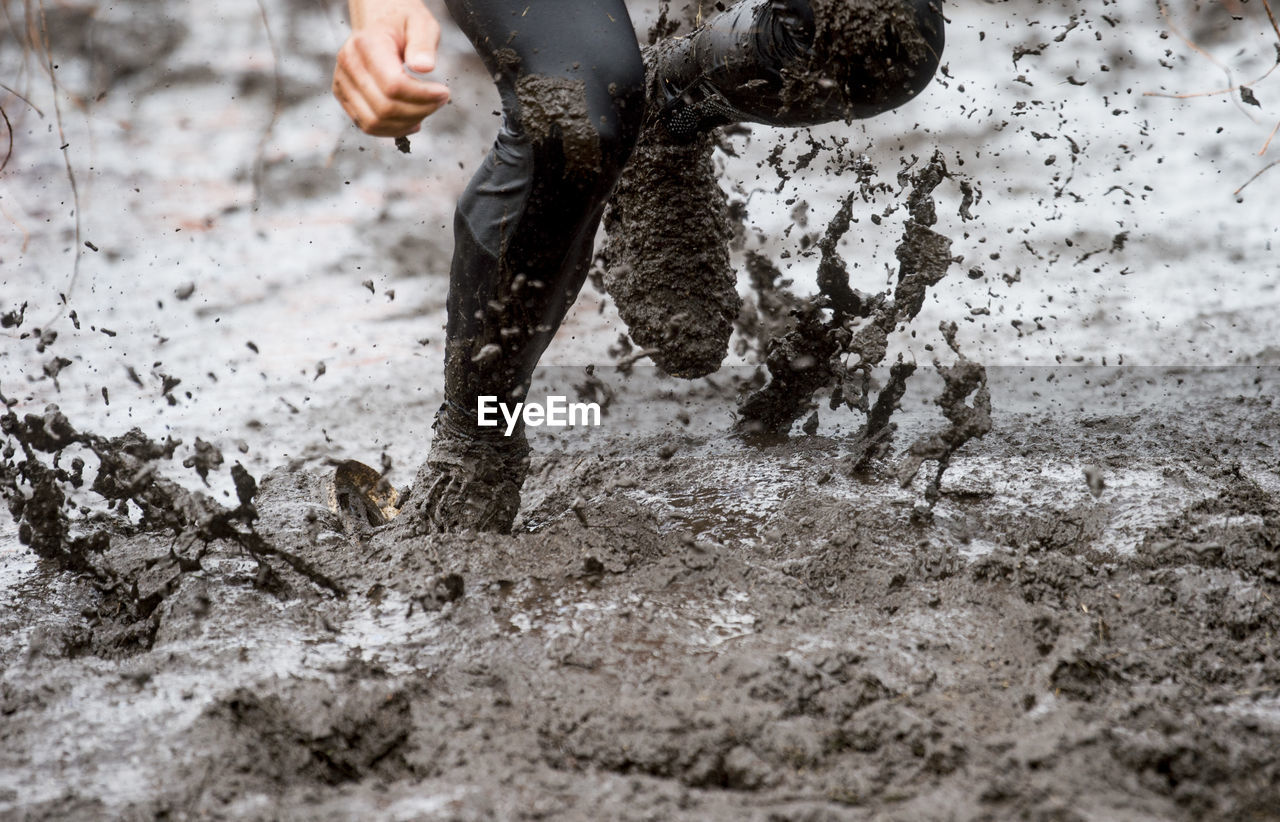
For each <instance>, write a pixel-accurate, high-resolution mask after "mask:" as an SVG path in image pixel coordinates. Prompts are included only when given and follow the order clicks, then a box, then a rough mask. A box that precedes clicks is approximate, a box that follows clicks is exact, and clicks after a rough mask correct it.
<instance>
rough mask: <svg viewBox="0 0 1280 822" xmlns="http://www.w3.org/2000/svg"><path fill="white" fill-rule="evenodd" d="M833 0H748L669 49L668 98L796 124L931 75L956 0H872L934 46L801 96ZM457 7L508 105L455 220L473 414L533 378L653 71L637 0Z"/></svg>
mask: <svg viewBox="0 0 1280 822" xmlns="http://www.w3.org/2000/svg"><path fill="white" fill-rule="evenodd" d="M828 2H830V0H744V2H743V3H742V4H740V5H739V6H737V7H734V8H730V9H729V10H727V11H726V12H724V13H723V14H722V15H720V16H718V17H716V18H714V19H712V20H711V21H709V22H708V25H707V26H706V27H705V28H704V29H703V31H702V32H701V33H700V34H699V35H698V36H697V37H695V38H693V39H692V40H688V41H681V43H682V45H680V46H679V48H678V49H677V50H676V51H674V52H669V53H668V57H669V63H670V65H669V67H668V66H664V67H663V70H664V71H666V70H667V69H668V68H669V70H670V73H671V75H672V76H671V77H664V79H665V80H666V81H667V85H666V86H664V90H663V91H661V92H657V93H659V94H663V95H668V94H670V92H671V88H670V86H671V85H672V84H673V83H674V85H675V86H677V87H678V88H677V91H678V90H679V89H681V88H687V87H691V86H692V85H693V84H695V83H696V82H697V81H698V79H699V78H705V79H710V80H714V81H715V84H716V85H717V86H718V89H719V91H718V92H717V93H723V94H724V96H723V98H722V103H723V105H722V106H721V110H722V111H723V110H727V111H729V112H731V114H730V115H729V116H728V117H727V118H721V119H722V121H726V122H727V121H730V120H750V121H754V122H764V123H773V124H776V125H788V124H792V125H796V124H802V123H803V124H808V123H815V122H827V121H830V120H832V119H838V118H839V117H840V116H857V117H863V116H871V115H872V114H874V113H878V112H880V111H885V110H887V109H889V108H892V107H894V106H896V105H900V104H901V103H903V102H905V101H906V100H908V99H910V98H911V97H913V96H915V94H917V93H918V92H919V91H920V89H921V88H923V87H924V85H925V84H926V83H928V81H929V78H930V77H931V76H932V74H933V71H934V69H935V67H936V65H937V60H938V58H939V56H940V54H941V49H942V15H941V10H940V9H941V7H940V3H941V0H883V2H881V3H880V4H879V5H877V4H876V3H874V2H866V0H861V2H862V3H863V8H864V18H861V19H863V20H864V22H865V21H866V20H867V19H871V20H873V21H874V19H875V16H876V15H881V16H883V17H884V19H886V20H888V19H891V18H892V19H894V20H897V21H905V22H901V25H907V26H915V27H917V28H918V29H919V30H920V31H921V32H924V33H925V36H926V38H927V39H928V41H929V43H930V49H929V50H928V51H927V53H926V54H925V56H924V57H923V58H917V62H918V63H919V65H918V66H915V65H910V66H907V70H906V72H905V74H904V77H905V78H906V79H905V80H904V81H902V82H901V83H898V84H894V85H893V87H885V84H884V83H877V82H872V81H871V80H870V79H867V78H862V79H859V78H861V75H858V74H857V73H856V72H854V73H853V74H852V75H851V78H847V79H850V82H852V83H853V85H854V86H856V88H855V89H853V91H852V92H851V93H852V95H853V98H852V99H848V98H846V99H844V100H843V102H842V103H841V105H842V106H843V108H839V109H834V108H833V109H827V108H822V107H819V106H817V105H816V104H815V105H814V106H813V107H812V109H811V110H809V111H805V110H801V109H799V108H797V107H795V106H793V105H791V104H790V101H788V100H786V99H785V98H784V97H783V96H782V95H781V92H782V90H783V87H782V74H781V71H782V68H783V65H784V63H787V62H788V61H791V60H794V59H798V58H799V57H800V56H801V55H803V54H804V53H806V52H807V51H808V50H809V48H810V46H811V45H812V44H813V43H814V42H815V40H814V37H815V25H814V11H815V9H819V8H822V7H824V6H823V4H824V3H828ZM446 3H447V5H448V7H449V10H450V12H451V13H452V14H453V17H454V19H455V20H456V21H457V23H458V25H459V26H460V27H461V28H462V30H463V31H464V32H465V33H466V35H467V37H469V38H470V40H471V42H472V44H473V45H474V46H475V48H476V51H477V52H478V53H479V54H480V57H481V58H482V59H483V60H484V63H485V66H486V67H487V68H488V70H489V72H490V73H491V74H492V75H493V77H494V80H495V82H496V83H497V85H498V90H499V92H500V94H501V96H502V108H503V118H502V126H501V128H500V129H499V131H498V137H497V140H496V142H495V143H494V146H493V149H492V151H491V152H490V153H489V155H488V157H487V158H486V159H485V161H484V163H483V165H482V166H481V168H480V169H479V171H477V172H476V175H475V177H474V178H473V179H472V180H471V183H470V185H468V187H467V189H466V191H465V192H464V193H463V195H462V197H461V199H460V200H459V202H458V210H457V213H456V215H455V218H454V238H455V250H454V256H453V265H452V268H451V271H450V283H449V297H448V313H449V318H448V327H447V342H446V351H445V397H446V399H447V400H448V401H449V403H450V405H452V406H453V407H455V408H456V409H457V410H458V411H460V412H463V414H466V412H471V411H473V410H474V408H475V405H476V397H477V396H479V395H483V394H492V395H496V396H498V397H499V398H501V399H502V400H503V401H507V400H510V399H513V398H522V397H523V395H524V392H525V391H526V390H527V389H528V383H529V379H530V378H531V377H532V374H533V370H534V367H535V366H536V365H537V363H538V359H539V358H540V357H541V356H542V353H543V351H545V350H546V348H547V345H548V344H550V342H551V339H552V337H553V336H554V335H555V332H556V329H557V328H558V327H559V326H560V323H561V321H562V320H563V319H564V316H565V313H566V312H567V311H568V309H569V306H570V305H572V303H573V300H574V299H575V297H576V296H577V294H578V290H579V289H580V288H581V287H582V282H583V280H584V279H585V277H586V273H587V269H588V267H589V265H590V261H591V251H592V243H593V240H594V238H595V233H596V229H597V227H598V226H599V223H600V216H601V212H602V211H603V209H604V205H605V201H606V200H607V199H608V197H609V194H610V192H611V191H612V189H613V186H614V183H615V182H616V181H617V179H618V176H619V174H620V173H621V172H622V168H623V166H624V165H625V164H626V162H627V158H628V157H629V156H630V154H631V151H632V149H633V148H634V146H635V144H636V140H637V138H638V136H639V133H640V129H641V125H642V121H643V120H644V118H645V116H646V99H645V96H646V78H645V69H644V65H643V63H642V60H641V55H640V48H639V46H638V44H637V41H636V35H635V31H634V29H633V27H632V24H631V19H630V17H629V16H628V14H627V9H626V6H625V4H624V2H623V0H543V1H542V2H534V0H446ZM895 10H896V11H895ZM895 14H896V15H897V16H896V17H893V15H895ZM865 15H871V18H866V17H865ZM904 15H905V16H904ZM913 21H914V22H913ZM897 24H898V23H895V25H897ZM895 39H896V36H887V37H886V38H884V41H883V42H877V43H876V45H875V49H874V51H875V52H876V53H869V54H863V55H862V60H863V61H864V62H865V63H866V64H868V65H872V64H875V65H880V64H884V65H893V64H897V63H900V62H902V55H900V54H899V53H898V52H897V51H895V50H894V48H895V46H894V44H893V43H892V42H890V41H893V40H895ZM881 51H882V52H884V53H879V52H881ZM917 68H918V69H919V71H916V69H917ZM869 76H870V75H868V77H869ZM864 97H865V99H862V98H864ZM652 102H654V103H657V104H659V105H661V104H662V102H663V101H661V100H655V101H652ZM720 124H723V122H721V121H714V122H709V123H708V126H712V125H720ZM671 240H672V241H678V240H679V238H671ZM472 419H474V417H472Z"/></svg>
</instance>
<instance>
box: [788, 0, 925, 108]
mask: <svg viewBox="0 0 1280 822" xmlns="http://www.w3.org/2000/svg"><path fill="white" fill-rule="evenodd" d="M810 2H811V5H812V8H813V18H814V36H813V44H812V46H811V47H810V49H809V51H808V54H807V55H806V58H805V59H804V60H803V61H802V62H800V63H799V64H797V65H789V66H788V67H787V68H786V69H784V71H783V73H782V91H781V99H782V100H783V101H784V102H785V103H786V104H787V105H788V106H790V107H792V108H795V109H801V110H803V109H807V108H811V107H814V106H821V107H823V108H828V109H830V110H831V111H832V112H833V113H835V112H840V113H841V114H843V117H844V118H845V119H848V118H852V117H866V116H870V115H871V114H873V113H878V112H880V111H885V110H887V109H889V108H891V107H893V106H895V105H898V104H900V103H902V102H905V101H906V100H908V99H910V98H911V97H913V96H915V94H916V93H917V92H918V91H919V90H920V89H922V88H923V87H924V85H925V84H926V83H928V81H929V78H930V77H932V76H933V72H934V70H935V68H936V67H937V65H938V63H939V62H940V60H941V57H942V55H941V54H940V53H938V52H937V50H936V48H935V43H936V42H940V41H939V40H938V37H939V33H937V32H934V31H932V29H930V30H929V31H926V30H924V29H923V28H922V26H921V23H920V21H919V20H918V19H917V15H916V12H915V9H914V8H913V7H914V5H915V4H914V3H911V2H906V0H895V2H890V3H883V2H874V0H854V1H853V2H849V0H810ZM938 3H939V8H940V6H941V2H940V0H938ZM833 86H834V88H833ZM828 90H833V91H836V92H837V93H836V94H834V95H833V94H830V91H828ZM823 96H829V97H831V98H832V99H830V100H828V101H825V102H815V98H817V99H819V100H820V99H821V98H822V97H823Z"/></svg>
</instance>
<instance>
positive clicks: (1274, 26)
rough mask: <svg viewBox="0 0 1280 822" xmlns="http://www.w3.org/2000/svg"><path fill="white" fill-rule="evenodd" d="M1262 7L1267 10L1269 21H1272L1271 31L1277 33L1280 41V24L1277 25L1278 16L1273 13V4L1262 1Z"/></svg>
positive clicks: (1265, 0)
mask: <svg viewBox="0 0 1280 822" xmlns="http://www.w3.org/2000/svg"><path fill="white" fill-rule="evenodd" d="M1262 7H1263V8H1264V9H1266V10H1267V19H1268V20H1270V21H1271V30H1272V31H1274V32H1275V33H1276V39H1277V40H1280V23H1276V16H1275V14H1274V13H1272V11H1271V4H1270V3H1268V2H1267V0H1262Z"/></svg>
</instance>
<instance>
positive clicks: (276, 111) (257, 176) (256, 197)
mask: <svg viewBox="0 0 1280 822" xmlns="http://www.w3.org/2000/svg"><path fill="white" fill-rule="evenodd" d="M258 12H259V13H260V14H261V15H262V26H263V28H265V29H266V30H267V45H268V46H270V47H271V72H272V75H273V92H272V93H273V96H274V99H273V100H272V104H271V118H270V119H269V120H267V126H266V128H264V129H263V130H262V136H261V137H260V138H258V149H257V152H256V153H255V154H254V157H253V210H254V211H257V210H258V205H259V203H260V202H261V200H262V166H263V159H262V157H263V154H264V153H265V152H266V150H267V141H268V140H270V139H271V132H272V131H274V130H275V127H276V120H278V119H279V118H280V51H279V49H277V48H276V38H275V36H274V35H273V34H272V33H271V20H270V19H269V18H268V17H267V8H266V6H264V5H263V3H262V0H258Z"/></svg>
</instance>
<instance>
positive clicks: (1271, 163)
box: [1231, 160, 1280, 196]
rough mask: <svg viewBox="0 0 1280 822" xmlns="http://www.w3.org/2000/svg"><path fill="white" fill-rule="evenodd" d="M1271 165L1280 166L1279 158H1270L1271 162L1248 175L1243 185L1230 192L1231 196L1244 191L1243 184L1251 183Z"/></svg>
mask: <svg viewBox="0 0 1280 822" xmlns="http://www.w3.org/2000/svg"><path fill="white" fill-rule="evenodd" d="M1273 166H1280V160H1272V161H1271V162H1269V163H1267V164H1266V165H1265V166H1263V167H1262V168H1261V169H1260V170H1259V171H1258V173H1257V174H1255V175H1253V176H1252V177H1250V178H1249V179H1248V180H1246V181H1245V183H1244V185H1243V186H1240V187H1239V188H1237V189H1236V190H1235V191H1233V192H1231V194H1232V196H1236V195H1238V194H1239V193H1240V192H1242V191H1244V189H1245V186H1247V185H1249V183H1252V182H1253V181H1254V180H1256V179H1258V178H1259V177H1261V176H1262V173H1263V172H1264V171H1266V170H1267V169H1269V168H1272V167H1273Z"/></svg>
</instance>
